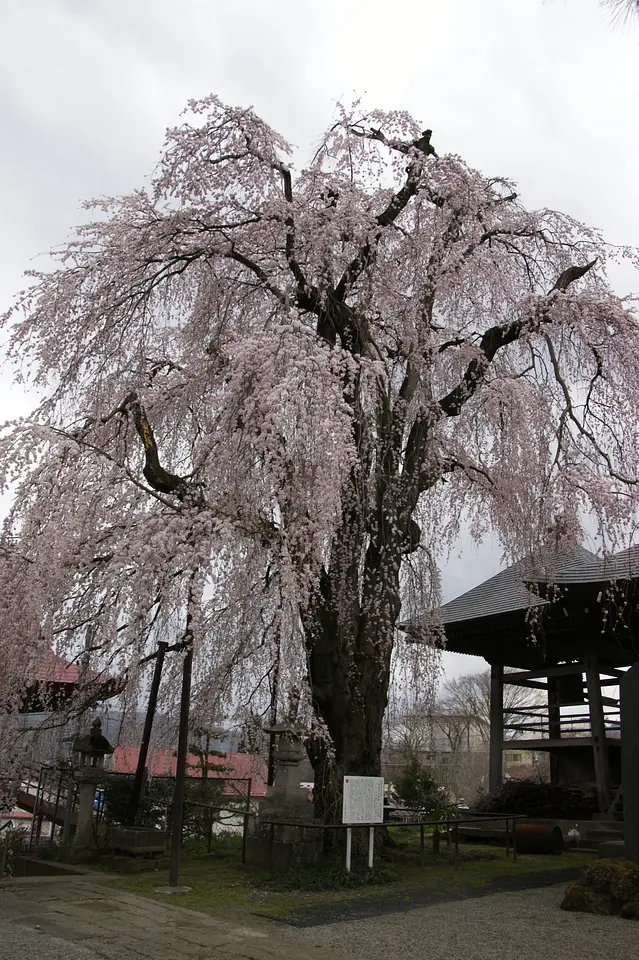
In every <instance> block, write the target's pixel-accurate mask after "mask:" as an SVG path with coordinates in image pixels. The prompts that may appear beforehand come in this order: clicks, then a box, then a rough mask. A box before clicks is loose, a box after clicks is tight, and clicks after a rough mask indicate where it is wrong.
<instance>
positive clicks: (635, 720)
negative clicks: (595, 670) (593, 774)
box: [620, 663, 639, 862]
mask: <svg viewBox="0 0 639 960" xmlns="http://www.w3.org/2000/svg"><path fill="white" fill-rule="evenodd" d="M620 687H621V779H622V782H623V818H624V824H625V847H624V852H625V857H626V860H634V861H635V862H639V663H635V665H634V667H631V668H630V670H628V671H627V672H626V673H625V674H624V676H623V678H622V680H621V684H620Z"/></svg>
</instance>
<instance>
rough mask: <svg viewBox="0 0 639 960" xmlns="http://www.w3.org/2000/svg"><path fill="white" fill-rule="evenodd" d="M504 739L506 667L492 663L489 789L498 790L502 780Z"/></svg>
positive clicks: (490, 790) (491, 790)
mask: <svg viewBox="0 0 639 960" xmlns="http://www.w3.org/2000/svg"><path fill="white" fill-rule="evenodd" d="M503 741H504V667H503V664H501V663H491V665H490V754H489V758H488V790H489V792H490V793H492V792H493V790H497V789H498V788H499V787H500V786H501V782H502V767H503V762H502V756H503V754H502V745H503Z"/></svg>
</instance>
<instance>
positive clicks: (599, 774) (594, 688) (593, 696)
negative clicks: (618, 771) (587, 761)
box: [585, 656, 611, 813]
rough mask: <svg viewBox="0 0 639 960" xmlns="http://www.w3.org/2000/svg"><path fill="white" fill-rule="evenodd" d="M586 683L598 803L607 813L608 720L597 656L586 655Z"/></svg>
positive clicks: (608, 773) (601, 810) (609, 799)
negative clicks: (606, 720)
mask: <svg viewBox="0 0 639 960" xmlns="http://www.w3.org/2000/svg"><path fill="white" fill-rule="evenodd" d="M585 667H586V683H587V685H588V707H589V710H590V727H591V730H592V752H593V758H594V763H595V779H596V781H597V803H598V805H599V812H600V813H607V812H608V809H609V807H610V801H611V796H610V766H609V764H608V743H607V741H606V722H605V716H604V709H603V703H602V700H601V678H600V676H599V661H598V659H597V657H594V656H590V657H586V662H585Z"/></svg>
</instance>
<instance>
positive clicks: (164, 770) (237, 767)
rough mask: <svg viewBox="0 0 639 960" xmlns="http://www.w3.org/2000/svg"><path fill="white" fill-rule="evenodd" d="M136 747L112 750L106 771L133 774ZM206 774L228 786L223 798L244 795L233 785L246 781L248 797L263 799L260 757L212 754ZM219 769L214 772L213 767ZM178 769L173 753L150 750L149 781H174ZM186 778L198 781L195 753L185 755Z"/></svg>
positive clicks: (263, 765) (263, 764)
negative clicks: (172, 779)
mask: <svg viewBox="0 0 639 960" xmlns="http://www.w3.org/2000/svg"><path fill="white" fill-rule="evenodd" d="M139 754H140V748H139V747H122V746H118V747H116V748H115V751H114V753H113V756H112V757H111V761H110V764H109V770H110V771H111V772H113V773H135V770H136V767H137V763H138V756H139ZM208 763H209V772H208V776H209V777H210V778H211V779H213V778H217V777H225V778H226V779H227V783H225V785H224V794H225V795H226V796H232V795H234V794H237V793H238V792H240V793H244V790H243V789H240V790H239V791H238V787H239V784H237V783H235V784H234V783H233V780H245V779H247V778H249V777H250V778H251V796H254V797H265V796H266V776H267V766H266V762H265V761H264V760H263V758H262V757H260V756H258V755H257V754H252V753H224V754H222V756H218V755H217V754H211V755H210V756H209V758H208ZM216 766H218V767H219V769H218V770H216V769H215V767H216ZM176 767H177V759H176V757H175V754H174V751H173V750H170V749H168V748H165V747H158V748H156V749H155V750H151V751H150V753H149V756H148V758H147V769H148V771H149V776H150V777H174V776H175V771H176ZM186 774H187V776H189V777H200V776H201V775H202V774H201V766H200V758H199V757H197V756H196V755H195V754H194V753H189V754H187V758H186Z"/></svg>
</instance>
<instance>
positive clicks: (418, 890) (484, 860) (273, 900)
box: [113, 828, 593, 920]
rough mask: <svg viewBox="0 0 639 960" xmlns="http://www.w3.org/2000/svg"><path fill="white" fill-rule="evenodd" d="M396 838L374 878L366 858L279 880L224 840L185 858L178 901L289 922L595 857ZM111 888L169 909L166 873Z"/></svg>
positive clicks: (406, 832)
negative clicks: (436, 846)
mask: <svg viewBox="0 0 639 960" xmlns="http://www.w3.org/2000/svg"><path fill="white" fill-rule="evenodd" d="M414 834H416V840H415V836H414ZM394 836H395V838H396V844H397V845H396V846H395V847H392V848H385V849H384V851H383V854H382V856H381V857H377V858H376V860H375V868H374V870H373V871H372V872H371V871H369V870H368V869H367V868H366V864H365V859H364V858H362V862H361V863H360V862H358V859H359V858H358V859H355V858H354V860H353V869H352V872H351V873H350V874H347V873H346V872H345V870H344V868H343V863H342V862H339V861H337V860H329V861H327V862H324V863H322V864H317V865H309V866H308V867H296V868H294V869H292V870H289V871H287V872H284V873H277V874H276V873H273V872H268V871H265V870H259V869H257V868H255V867H251V866H247V865H245V864H242V863H241V858H240V851H241V845H240V842H239V839H238V838H235V837H228V838H219V839H216V842H215V850H214V852H213V853H212V854H210V855H206V854H202V853H198V852H193V851H191V852H190V851H188V850H187V851H185V853H184V855H183V859H182V868H181V872H180V882H181V883H182V884H183V885H185V886H189V887H191V888H192V889H191V891H190V892H189V893H187V894H183V895H182V896H180V898H179V901H177V904H178V905H179V906H181V907H187V908H188V909H191V910H199V911H201V912H204V913H208V914H211V915H216V914H220V913H223V914H224V915H225V916H227V917H228V916H229V915H230V914H232V915H234V916H236V917H237V918H238V919H241V918H242V917H246V915H247V914H257V915H259V916H263V917H266V918H269V919H279V920H287V919H294V917H295V914H296V912H297V911H300V910H304V909H308V908H309V907H317V906H319V905H325V906H326V909H327V910H329V911H330V909H331V908H332V907H333V906H334V907H335V909H336V911H338V910H339V908H340V907H342V908H343V906H344V904H349V903H350V904H353V905H355V904H356V901H359V900H361V901H364V900H367V901H369V902H370V900H371V898H379V899H380V900H384V901H389V900H390V901H393V902H398V903H401V902H404V903H406V902H409V901H411V900H412V899H413V898H414V897H415V896H416V895H420V896H421V895H423V894H424V893H428V892H432V893H433V895H441V894H445V895H450V896H454V895H455V894H456V893H457V892H460V891H466V892H468V891H469V890H475V889H476V890H477V891H478V892H479V891H480V890H481V888H482V887H485V886H487V885H489V884H490V883H491V882H492V881H495V880H499V879H502V878H504V877H519V876H521V875H522V874H530V873H534V872H547V871H562V870H566V869H580V868H581V867H583V866H587V865H589V864H590V863H592V859H593V858H592V855H591V854H584V853H564V854H561V855H558V856H553V855H548V856H532V855H527V856H519V857H518V858H517V860H516V861H513V859H512V858H510V859H506V855H505V850H504V849H503V848H495V847H490V846H482V845H470V844H468V845H466V844H463V845H460V848H459V856H458V857H456V856H455V851H454V847H453V845H452V844H451V845H450V846H449V847H447V846H446V845H445V844H442V846H441V848H440V853H439V855H438V856H434V855H433V854H432V852H430V851H429V850H428V849H425V851H424V854H423V857H422V855H421V853H420V847H419V831H418V830H417V831H415V830H413V831H412V832H411V831H410V828H406V829H402V831H401V832H400V831H396V832H395V833H394ZM427 847H428V845H427ZM113 883H114V884H115V885H116V886H117V887H118V888H119V889H121V890H128V891H131V892H133V893H138V894H143V895H146V896H151V897H154V898H155V899H157V900H159V901H160V902H164V903H165V902H166V898H165V897H164V896H163V895H162V894H154V893H153V887H157V886H161V885H162V884H165V883H166V873H165V872H164V871H162V872H154V873H144V874H137V875H134V876H128V877H118V878H114V879H113Z"/></svg>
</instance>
